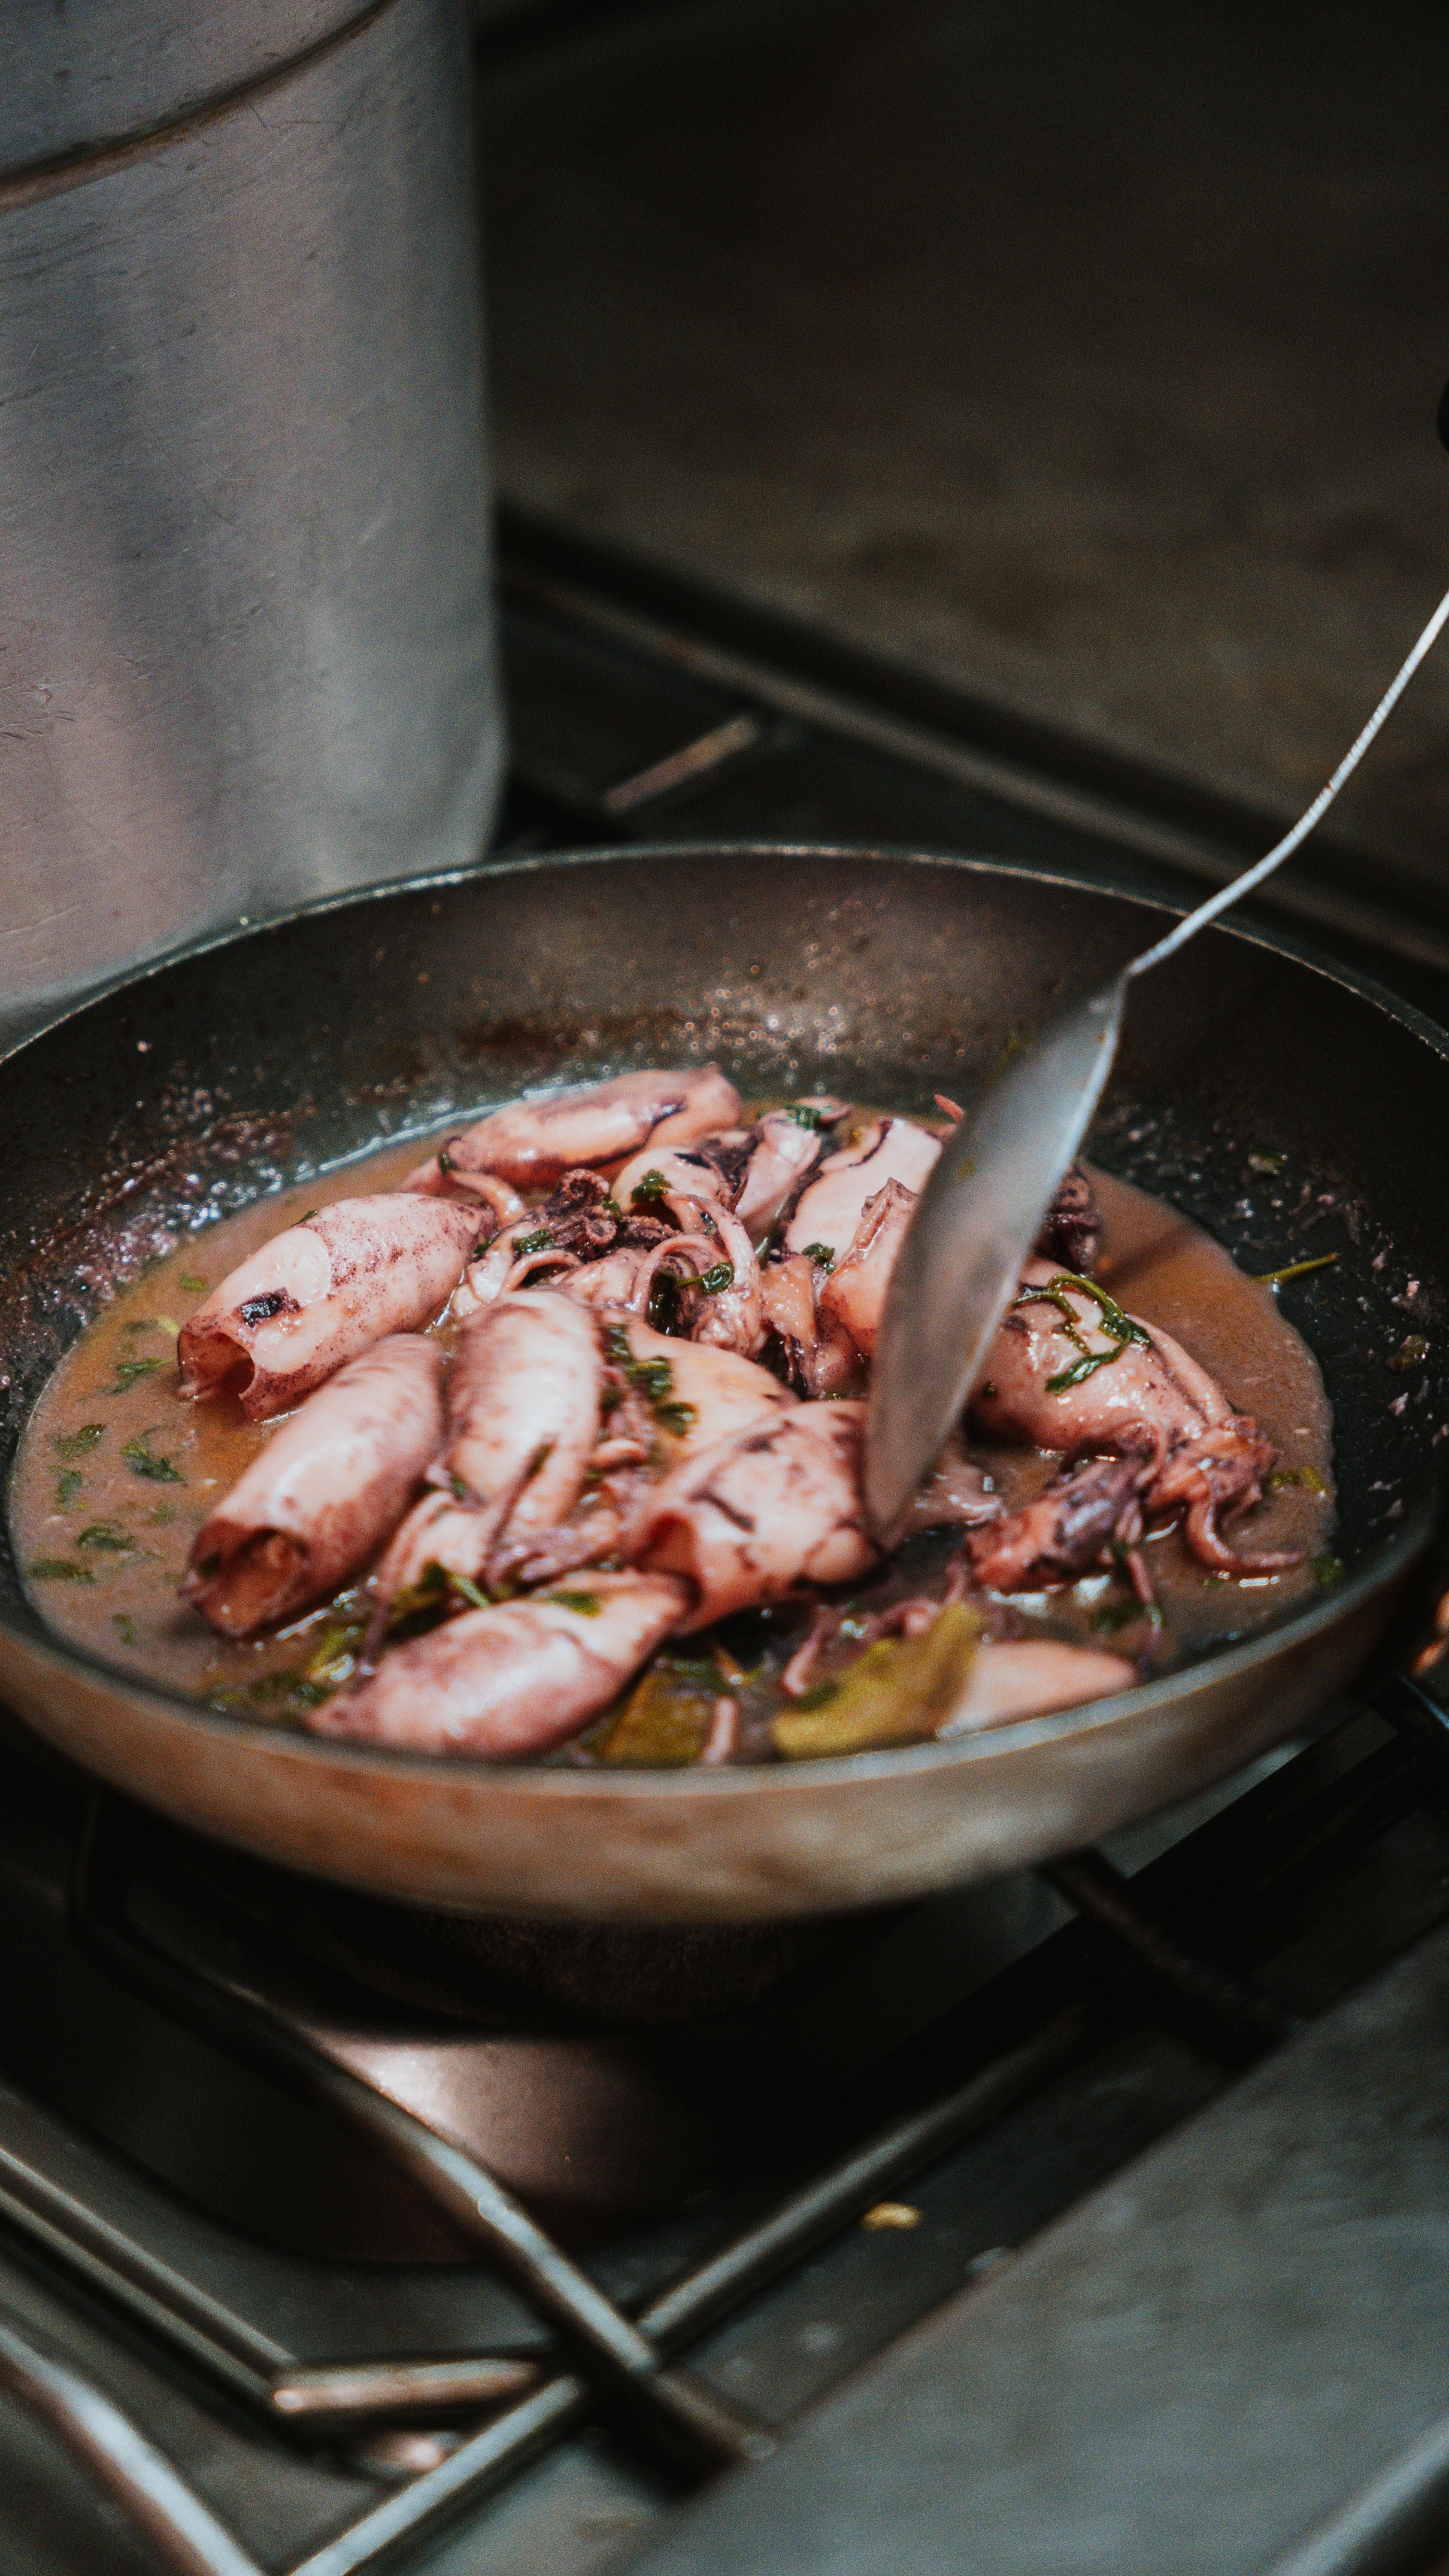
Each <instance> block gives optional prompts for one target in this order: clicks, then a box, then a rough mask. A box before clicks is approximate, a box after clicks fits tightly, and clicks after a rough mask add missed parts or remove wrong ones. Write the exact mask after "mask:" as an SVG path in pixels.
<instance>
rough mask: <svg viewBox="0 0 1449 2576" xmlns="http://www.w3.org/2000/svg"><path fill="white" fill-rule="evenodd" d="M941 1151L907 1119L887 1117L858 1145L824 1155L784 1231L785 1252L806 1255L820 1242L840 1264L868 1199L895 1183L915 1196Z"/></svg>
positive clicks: (922, 1128)
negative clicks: (887, 1184)
mask: <svg viewBox="0 0 1449 2576" xmlns="http://www.w3.org/2000/svg"><path fill="white" fill-rule="evenodd" d="M940 1151H941V1147H940V1143H939V1140H938V1139H937V1138H936V1137H934V1136H928V1135H927V1134H926V1131H925V1129H924V1127H917V1126H915V1125H913V1124H912V1122H911V1120H910V1119H909V1118H885V1119H882V1120H881V1122H880V1124H879V1125H878V1126H875V1127H872V1128H870V1129H868V1130H867V1132H866V1134H865V1135H864V1136H863V1137H862V1138H861V1139H860V1141H859V1143H858V1144H855V1145H846V1146H843V1147H842V1148H841V1150H840V1152H839V1153H838V1154H827V1155H826V1157H825V1160H824V1162H823V1163H822V1164H821V1166H820V1177H819V1179H818V1180H814V1181H812V1182H811V1184H810V1187H809V1188H808V1190H806V1191H805V1193H804V1195H803V1197H802V1198H801V1201H800V1204H799V1206H798V1207H797V1208H796V1210H795V1213H794V1215H793V1216H792V1217H791V1219H790V1222H789V1224H788V1226H787V1227H786V1229H785V1249H786V1251H787V1252H808V1250H809V1249H810V1246H811V1245H812V1244H813V1243H823V1244H824V1245H825V1246H826V1248H827V1250H828V1251H830V1252H832V1253H833V1254H834V1256H835V1258H836V1260H837V1261H839V1260H840V1259H841V1258H842V1256H843V1255H844V1253H845V1252H846V1251H847V1249H848V1247H849V1244H850V1240H851V1237H852V1235H853V1234H854V1233H855V1230H856V1227H857V1226H858V1225H859V1223H860V1220H861V1218H862V1216H863V1215H864V1214H865V1203H866V1200H867V1199H871V1198H874V1197H875V1195H876V1192H877V1191H878V1190H882V1189H884V1187H885V1185H886V1183H887V1181H899V1182H900V1183H901V1184H902V1186H903V1187H904V1188H906V1189H908V1190H914V1191H916V1192H919V1191H920V1190H921V1189H922V1188H923V1187H924V1185H925V1182H926V1179H927V1177H928V1175H929V1173H930V1171H931V1169H932V1166H933V1165H934V1163H935V1160H936V1157H937V1155H938V1154H939V1153H940Z"/></svg>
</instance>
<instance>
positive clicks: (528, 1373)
mask: <svg viewBox="0 0 1449 2576" xmlns="http://www.w3.org/2000/svg"><path fill="white" fill-rule="evenodd" d="M603 1388H604V1364H603V1357H602V1353H601V1351H600V1346H599V1335H598V1330H597V1328H596V1326H595V1324H594V1322H593V1319H592V1317H591V1316H590V1315H589V1314H588V1313H587V1312H585V1310H584V1309H583V1308H581V1307H578V1306H575V1305H571V1304H570V1303H569V1301H568V1300H567V1299H566V1298H563V1297H559V1296H557V1295H555V1294H554V1293H553V1292H552V1291H550V1290H548V1289H523V1290H521V1291H519V1292H518V1293H517V1294H515V1295H512V1296H508V1297H502V1298H499V1299H498V1300H497V1301H496V1303H494V1304H493V1305H490V1306H486V1307H484V1308H483V1310H482V1311H481V1313H480V1314H478V1315H476V1316H474V1317H472V1318H471V1319H470V1320H469V1321H468V1322H467V1323H466V1324H465V1325H464V1328H463V1332H462V1335H461V1337H460V1339H459V1343H458V1355H457V1358H456V1359H455V1360H454V1362H453V1370H452V1375H451V1377H450V1378H449V1380H448V1427H447V1438H446V1443H445V1445H444V1446H443V1449H442V1452H441V1455H440V1456H438V1457H437V1458H436V1459H435V1460H434V1461H431V1462H429V1464H430V1470H431V1472H430V1478H429V1481H430V1482H431V1483H432V1484H433V1485H434V1486H435V1488H437V1489H438V1490H435V1491H434V1492H433V1493H431V1494H429V1495H427V1496H426V1497H425V1498H424V1499H423V1501H422V1502H420V1503H419V1504H418V1505H417V1507H416V1509H415V1510H414V1511H413V1512H411V1513H410V1514H409V1516H408V1518H407V1520H405V1521H404V1523H403V1525H402V1528H401V1529H400V1530H399V1531H398V1533H397V1536H396V1538H395V1539H394V1540H393V1543H392V1545H391V1547H390V1548H389V1549H388V1552H387V1555H386V1557H385V1558H384V1560H383V1562H382V1564H381V1565H380V1566H379V1568H378V1572H377V1577H376V1590H377V1593H378V1596H379V1598H380V1599H382V1600H383V1601H385V1602H390V1601H392V1600H393V1599H394V1598H395V1596H396V1595H398V1594H399V1593H402V1592H405V1591H408V1590H411V1589H412V1588H413V1587H415V1586H416V1585H417V1584H419V1583H420V1582H421V1580H422V1579H423V1577H424V1576H425V1574H426V1573H427V1572H428V1570H429V1568H430V1567H433V1566H436V1567H437V1568H438V1569H439V1572H440V1573H441V1574H446V1575H452V1576H455V1577H456V1576H459V1575H461V1576H463V1577H464V1578H465V1580H467V1581H468V1582H470V1583H476V1582H478V1580H479V1579H480V1577H481V1576H482V1575H483V1574H484V1573H485V1571H486V1569H487V1566H488V1561H489V1557H490V1553H491V1551H492V1550H493V1549H494V1548H495V1547H496V1546H497V1544H498V1542H499V1541H500V1539H501V1538H502V1537H503V1536H504V1534H505V1532H507V1533H508V1534H509V1535H510V1536H512V1537H513V1538H515V1539H517V1538H521V1537H523V1536H525V1535H527V1536H529V1537H533V1536H536V1535H537V1534H538V1533H539V1532H541V1531H544V1530H548V1529H552V1528H554V1527H555V1526H556V1524H557V1523H558V1522H560V1521H562V1520H564V1519H566V1517H567V1515H568V1514H569V1512H571V1511H572V1509H573V1507H574V1504H575V1503H576V1502H577V1501H578V1498H579V1493H580V1491H581V1489H582V1486H583V1481H584V1477H585V1475H586V1473H587V1471H588V1465H589V1458H590V1453H591V1451H592V1450H593V1447H594V1444H595V1441H596V1439H597V1437H598V1430H599V1408H600V1401H601V1398H602V1395H603Z"/></svg>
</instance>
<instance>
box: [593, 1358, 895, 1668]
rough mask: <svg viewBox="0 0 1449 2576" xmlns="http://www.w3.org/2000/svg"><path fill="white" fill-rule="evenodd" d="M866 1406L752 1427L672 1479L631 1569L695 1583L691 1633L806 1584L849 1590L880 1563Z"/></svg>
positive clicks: (650, 1510)
mask: <svg viewBox="0 0 1449 2576" xmlns="http://www.w3.org/2000/svg"><path fill="white" fill-rule="evenodd" d="M864 1429H865V1407H864V1405H861V1404H837V1403H832V1404H798V1405H795V1406H794V1407H793V1408H791V1409H790V1410H789V1411H787V1412H784V1413H782V1414H780V1415H779V1416H778V1418H777V1419H776V1420H775V1421H773V1422H769V1421H766V1422H761V1423H758V1424H749V1425H746V1427H745V1428H744V1429H743V1430H741V1431H736V1432H735V1433H733V1434H732V1435H731V1436H730V1437H729V1438H727V1439H725V1440H722V1441H720V1442H719V1443H718V1445H717V1446H716V1447H715V1448H713V1449H709V1450H706V1451H705V1452H704V1454H703V1455H702V1456H701V1457H699V1458H696V1459H693V1460H690V1461H687V1462H686V1464H685V1465H684V1466H682V1467H679V1468H676V1469H675V1471H674V1472H673V1474H672V1475H670V1476H668V1477H666V1479H665V1481H664V1483H663V1484H662V1485H660V1486H659V1487H658V1488H657V1490H656V1491H655V1493H654V1494H653V1495H652V1496H651V1497H650V1498H649V1499H648V1500H647V1502H646V1503H645V1505H644V1506H643V1508H642V1510H641V1512H640V1516H639V1519H638V1521H637V1523H636V1524H635V1526H634V1529H633V1530H632V1532H631V1537H630V1545H629V1553H630V1556H631V1558H632V1560H633V1561H634V1562H635V1563H636V1564H639V1565H643V1566H647V1567H649V1568H650V1569H651V1570H653V1571H655V1572H658V1573H665V1574H676V1575H682V1576H684V1577H685V1578H686V1579H687V1580H688V1582H689V1583H690V1584H691V1585H692V1586H693V1589H694V1605H693V1607H692V1609H691V1610H690V1612H689V1614H688V1616H687V1618H685V1619H684V1620H682V1621H681V1623H680V1624H681V1626H682V1627H684V1628H686V1629H689V1628H706V1627H708V1626H709V1625H710V1623H711V1622H712V1621H713V1620H715V1619H723V1618H725V1617H727V1616H728V1614H729V1613H730V1612H731V1611H733V1610H746V1609H749V1608H750V1607H751V1606H752V1605H753V1604H754V1603H756V1602H759V1601H778V1600H779V1599H780V1598H781V1596H782V1595H783V1594H784V1593H786V1592H789V1591H790V1590H792V1589H793V1587H794V1586H795V1585H796V1584H797V1583H849V1582H851V1581H852V1580H853V1579H854V1578H855V1576H857V1575H859V1574H863V1573H864V1572H865V1571H866V1568H867V1567H868V1566H869V1565H871V1564H872V1563H873V1562H874V1559H875V1549H874V1547H873V1546H872V1544H871V1541H870V1540H869V1538H868V1537H867V1536H866V1532H865V1524H864V1519H863V1516H862V1506H861V1499H860V1463H861V1444H862V1440H863V1437H864Z"/></svg>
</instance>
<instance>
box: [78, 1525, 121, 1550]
mask: <svg viewBox="0 0 1449 2576" xmlns="http://www.w3.org/2000/svg"><path fill="white" fill-rule="evenodd" d="M135 1544H136V1542H135V1540H134V1539H133V1538H132V1537H131V1536H130V1534H129V1532H128V1531H126V1530H123V1529H118V1528H117V1526H116V1523H115V1522H114V1521H92V1523H91V1525H90V1528H89V1529H83V1530H82V1531H81V1534H80V1537H79V1538H78V1539H77V1540H76V1546H77V1547H91V1548H95V1549H96V1550H98V1552H99V1553H100V1554H101V1555H102V1556H129V1555H130V1554H131V1552H132V1550H133V1549H134V1547H135Z"/></svg>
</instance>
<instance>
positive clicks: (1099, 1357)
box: [1012, 1270, 1152, 1395]
mask: <svg viewBox="0 0 1449 2576" xmlns="http://www.w3.org/2000/svg"><path fill="white" fill-rule="evenodd" d="M1069 1288H1075V1289H1076V1291H1077V1293H1078V1295H1079V1296H1083V1297H1090V1298H1092V1299H1093V1300H1094V1302H1095V1304H1096V1306H1097V1308H1098V1310H1099V1311H1098V1317H1097V1330H1098V1331H1099V1332H1102V1333H1105V1334H1106V1335H1107V1337H1108V1339H1109V1341H1111V1342H1112V1343H1113V1344H1114V1345H1115V1347H1114V1348H1113V1349H1112V1350H1110V1351H1094V1350H1093V1348H1092V1346H1091V1344H1090V1342H1088V1341H1086V1340H1085V1339H1084V1338H1083V1335H1082V1332H1081V1329H1080V1326H1079V1325H1078V1322H1077V1312H1076V1308H1075V1307H1074V1306H1073V1305H1072V1303H1071V1300H1070V1298H1069V1297H1068V1295H1067V1291H1068V1289H1069ZM1012 1304H1013V1306H1014V1307H1015V1306H1036V1305H1045V1306H1055V1307H1056V1309H1057V1312H1058V1313H1059V1314H1060V1316H1061V1318H1062V1330H1063V1332H1064V1333H1065V1335H1066V1338H1067V1340H1068V1341H1069V1342H1070V1343H1071V1344H1072V1346H1073V1348H1074V1349H1076V1350H1078V1351H1080V1353H1081V1358H1080V1359H1076V1360H1073V1361H1072V1363H1071V1366H1070V1367H1069V1368H1064V1369H1058V1371H1057V1373H1056V1376H1055V1377H1049V1378H1048V1379H1047V1382H1046V1391H1047V1393H1048V1395H1065V1394H1066V1393H1067V1392H1068V1390H1069V1388H1071V1387H1074V1386H1081V1385H1082V1384H1084V1382H1085V1381H1086V1379H1088V1378H1089V1377H1095V1376H1096V1374H1097V1371H1098V1369H1101V1368H1110V1367H1111V1365H1112V1362H1113V1361H1114V1360H1120V1358H1121V1356H1122V1354H1123V1352H1124V1351H1125V1350H1126V1349H1127V1347H1128V1345H1129V1343H1132V1342H1137V1343H1139V1344H1140V1345H1141V1347H1142V1349H1143V1350H1148V1351H1150V1350H1151V1348H1152V1335H1151V1334H1150V1333H1149V1332H1148V1330H1147V1328H1146V1326H1145V1325H1143V1324H1139V1323H1138V1321H1137V1319H1136V1317H1135V1316H1134V1315H1128V1314H1125V1313H1124V1312H1123V1310H1122V1308H1121V1307H1120V1306H1119V1305H1118V1303H1117V1300H1116V1298H1115V1297H1109V1296H1108V1294H1107V1291H1106V1289H1105V1288H1099V1287H1098V1285H1097V1283H1096V1281H1095V1280H1094V1279H1082V1278H1080V1277H1079V1276H1078V1274H1077V1272H1076V1271H1075V1270H1059V1271H1058V1272H1057V1274H1056V1277H1055V1278H1054V1279H1049V1280H1048V1281H1047V1284H1046V1286H1045V1287H1044V1288H1023V1290H1022V1292H1021V1295H1020V1296H1019V1297H1015V1298H1013V1300H1012Z"/></svg>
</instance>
